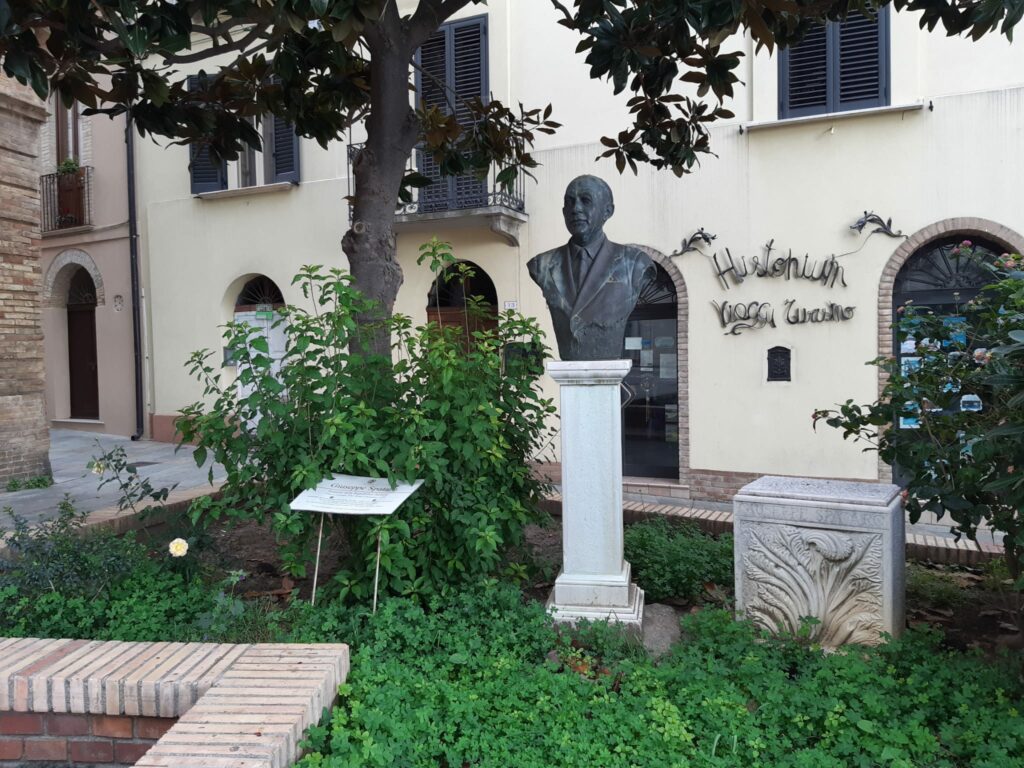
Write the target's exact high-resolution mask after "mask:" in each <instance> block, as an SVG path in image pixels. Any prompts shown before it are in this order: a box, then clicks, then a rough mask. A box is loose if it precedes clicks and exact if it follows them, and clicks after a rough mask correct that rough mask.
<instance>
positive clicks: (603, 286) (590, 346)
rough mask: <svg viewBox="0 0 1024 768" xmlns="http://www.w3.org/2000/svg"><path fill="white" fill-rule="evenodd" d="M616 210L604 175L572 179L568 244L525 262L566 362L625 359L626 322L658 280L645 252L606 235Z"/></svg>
mask: <svg viewBox="0 0 1024 768" xmlns="http://www.w3.org/2000/svg"><path fill="white" fill-rule="evenodd" d="M614 212H615V203H614V201H613V200H612V191H611V188H610V187H609V186H608V185H607V184H606V183H605V182H604V181H603V180H602V179H599V178H597V177H596V176H579V177H577V178H575V179H573V180H572V181H571V182H569V186H568V187H567V188H566V190H565V201H564V205H563V206H562V215H563V216H564V217H565V226H566V228H567V229H568V230H569V235H570V238H569V242H568V243H566V244H565V245H563V246H560V247H559V248H555V249H553V250H550V251H545V252H544V253H542V254H540V255H538V256H535V257H533V258H532V259H530V261H529V262H528V263H527V265H526V266H527V268H528V269H529V271H530V277H531V278H533V281H534V282H535V283H537V285H539V286H540V287H541V290H542V291H543V292H544V299H545V301H547V304H548V310H549V311H550V312H551V320H552V322H553V324H554V326H555V339H556V340H557V342H558V354H559V356H560V357H561V358H562V359H563V360H618V359H619V358H620V357H622V338H623V335H624V334H625V331H626V320H627V319H628V318H629V315H630V313H631V312H632V311H633V308H634V307H636V302H637V300H638V299H639V298H640V291H641V289H642V288H643V287H644V285H645V284H646V283H647V282H648V281H649V280H652V279H653V278H654V275H655V269H654V264H653V262H652V261H651V259H650V257H649V256H648V255H647V254H646V253H644V252H643V251H640V250H638V249H636V248H630V247H629V246H626V245H620V244H619V243H613V242H611V241H610V240H609V239H608V238H607V237H606V236H605V234H604V223H605V222H606V221H608V219H609V218H610V217H611V215H612V213H614Z"/></svg>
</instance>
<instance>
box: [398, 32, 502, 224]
mask: <svg viewBox="0 0 1024 768" xmlns="http://www.w3.org/2000/svg"><path fill="white" fill-rule="evenodd" d="M487 61H488V57H487V16H486V15H484V16H474V17H473V18H469V19H460V20H459V21H453V22H449V23H447V24H444V25H442V26H441V27H440V29H438V30H437V31H436V32H434V34H433V35H431V36H430V38H429V39H428V40H427V42H425V43H424V44H423V45H422V47H421V48H420V50H419V51H418V52H417V62H418V64H419V70H420V71H419V72H417V75H416V93H417V97H418V100H419V102H420V104H421V105H422V106H423V107H437V108H438V109H440V110H441V111H443V112H445V113H447V114H453V113H454V114H455V117H456V119H457V120H458V121H459V123H460V124H462V125H466V124H468V123H469V122H470V120H471V115H470V112H469V109H468V108H467V107H466V103H465V102H466V101H469V100H472V99H474V98H477V99H483V100H486V98H487V95H488V93H489V90H490V89H489V86H488V82H487V80H488V66H487ZM416 168H417V170H418V171H419V172H420V173H421V174H423V175H424V176H426V177H427V178H429V179H431V180H433V181H434V183H433V184H431V185H430V186H429V187H423V188H422V189H420V190H419V193H418V195H419V208H418V211H419V212H420V213H430V212H431V211H441V210H447V209H449V208H476V207H480V206H483V205H486V204H487V197H488V196H487V182H486V181H484V180H480V179H477V178H476V177H475V176H473V175H464V176H456V177H450V178H447V179H444V178H442V177H441V171H440V168H439V167H438V165H437V162H436V161H435V160H434V159H433V157H431V156H430V154H429V153H428V152H424V151H422V150H417V152H416Z"/></svg>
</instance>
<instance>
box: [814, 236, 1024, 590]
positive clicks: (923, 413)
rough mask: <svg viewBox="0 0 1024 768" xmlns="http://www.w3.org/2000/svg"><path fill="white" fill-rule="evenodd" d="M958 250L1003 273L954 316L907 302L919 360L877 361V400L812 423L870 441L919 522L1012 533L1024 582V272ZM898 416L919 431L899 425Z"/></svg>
mask: <svg viewBox="0 0 1024 768" xmlns="http://www.w3.org/2000/svg"><path fill="white" fill-rule="evenodd" d="M954 253H955V254H957V256H958V258H960V259H962V260H974V261H976V262H978V263H980V264H981V265H982V266H985V267H987V268H991V269H992V270H993V271H994V273H995V274H996V275H998V276H1000V277H1002V278H1003V279H1002V280H1000V281H999V282H997V283H995V284H993V285H990V286H989V287H987V288H986V289H985V290H983V291H982V292H981V293H980V294H979V295H978V296H977V297H976V298H974V299H972V300H971V301H969V302H967V304H966V305H965V306H963V307H961V308H960V309H959V313H960V315H961V316H962V317H961V318H959V319H956V320H954V319H953V318H949V317H943V316H941V315H937V314H934V313H932V312H930V311H928V310H927V309H918V308H916V307H914V306H913V305H912V304H911V305H909V306H907V307H904V308H901V311H900V315H899V319H898V320H897V322H896V324H895V331H896V335H897V338H898V339H899V342H900V343H901V344H902V343H903V342H907V341H910V342H915V344H916V347H917V350H916V353H915V356H916V358H917V362H916V363H915V364H914V365H913V366H905V365H902V364H901V361H900V360H897V359H895V358H892V357H882V358H878V359H877V360H874V361H873V363H874V364H875V365H877V366H879V367H880V368H881V369H882V370H883V371H884V373H885V377H886V383H885V387H884V389H883V391H882V394H881V396H880V398H879V399H878V401H877V402H875V403H871V404H868V405H857V404H855V403H854V402H853V401H852V400H848V401H847V402H846V403H845V404H843V405H841V406H839V408H838V409H833V410H819V411H816V412H815V414H814V420H815V424H817V422H818V421H820V420H824V421H825V423H827V424H828V425H829V426H831V427H835V428H837V429H841V430H842V431H843V437H844V438H850V437H852V438H854V439H856V440H864V441H867V443H868V447H867V448H866V449H865V450H876V451H878V453H879V456H880V457H881V458H882V460H883V461H885V462H886V463H887V464H891V465H894V466H899V467H900V468H901V469H902V470H903V472H904V473H905V474H906V475H907V477H909V481H908V484H907V500H906V506H907V510H908V511H909V513H910V519H911V521H912V522H917V520H918V519H919V518H920V516H921V513H922V511H924V510H929V511H932V512H935V513H936V514H937V515H939V516H942V515H944V514H946V513H948V514H949V516H950V517H951V518H952V520H953V522H954V523H955V528H954V530H956V531H957V532H959V533H962V534H964V535H966V536H967V537H968V538H971V539H973V538H974V537H975V535H976V533H977V530H978V526H979V525H981V524H982V523H983V522H987V523H988V524H989V525H991V526H992V527H993V528H995V529H996V530H997V531H1001V532H1003V533H1004V534H1006V535H1005V538H1004V544H1005V547H1006V559H1007V567H1008V568H1009V570H1010V573H1011V574H1012V576H1013V577H1014V578H1015V579H1020V580H1021V581H1020V587H1022V588H1024V578H1022V574H1024V512H1022V510H1024V473H1022V472H1020V471H1019V469H1020V467H1022V466H1024V272H1021V271H1019V267H1020V261H1019V260H1020V257H1018V256H1013V255H1008V254H1004V256H1003V257H1001V259H1000V260H999V261H998V263H997V264H995V265H989V264H987V263H985V262H983V261H981V260H980V257H978V256H977V255H976V254H975V252H974V250H973V248H972V246H971V244H970V242H969V241H964V242H963V243H961V244H960V246H959V247H958V248H957V249H956V250H955V251H954ZM965 403H968V405H967V406H965V405H964V404H965ZM894 422H895V423H896V424H897V425H899V424H902V425H903V426H904V427H906V426H907V425H908V424H910V425H916V428H897V429H891V428H890V425H892V424H893V423H894Z"/></svg>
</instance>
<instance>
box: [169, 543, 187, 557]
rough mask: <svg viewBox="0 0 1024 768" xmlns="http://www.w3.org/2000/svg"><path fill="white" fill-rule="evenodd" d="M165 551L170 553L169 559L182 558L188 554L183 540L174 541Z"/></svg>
mask: <svg viewBox="0 0 1024 768" xmlns="http://www.w3.org/2000/svg"><path fill="white" fill-rule="evenodd" d="M167 551H168V552H170V553H171V557H184V556H185V555H186V554H188V542H187V541H185V540H184V539H175V540H174V541H172V542H171V543H170V544H168V545H167Z"/></svg>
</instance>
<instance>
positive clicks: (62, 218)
mask: <svg viewBox="0 0 1024 768" xmlns="http://www.w3.org/2000/svg"><path fill="white" fill-rule="evenodd" d="M39 202H40V208H41V213H42V222H41V224H42V231H43V232H54V231H56V230H59V229H71V228H72V227H84V226H86V225H89V224H92V168H91V167H90V166H83V167H81V168H79V169H78V170H76V171H70V172H67V173H48V174H46V175H45V176H40V177H39Z"/></svg>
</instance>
